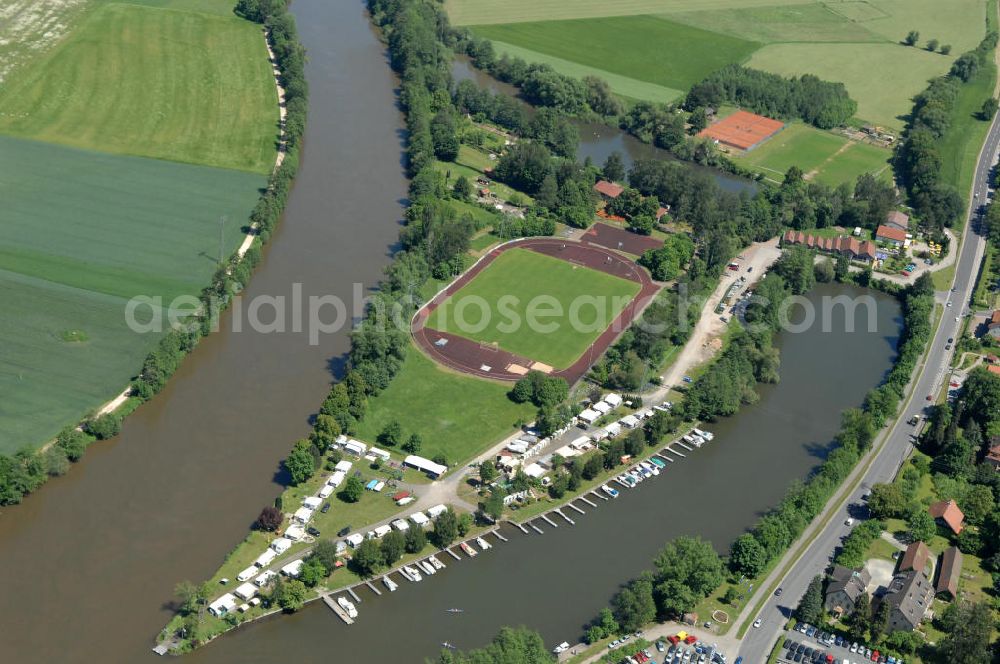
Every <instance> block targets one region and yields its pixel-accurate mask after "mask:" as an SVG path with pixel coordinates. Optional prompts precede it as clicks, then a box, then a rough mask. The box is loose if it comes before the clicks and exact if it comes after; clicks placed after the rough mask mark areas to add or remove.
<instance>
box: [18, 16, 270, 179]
mask: <svg viewBox="0 0 1000 664" xmlns="http://www.w3.org/2000/svg"><path fill="white" fill-rule="evenodd" d="M145 4H150V5H152V4H154V3H152V2H147V3H145ZM160 4H166V5H168V6H170V5H175V4H176V5H178V6H184V7H187V6H189V5H191V4H192V3H190V2H180V0H171V1H170V2H166V1H164V2H161V3H160ZM220 5H221V3H219V2H216V1H215V0H213V1H212V2H209V3H206V4H205V7H206V8H209V9H212V8H218V7H219V6H220ZM277 120H278V109H277V97H276V92H275V89H274V79H273V77H272V75H271V68H270V64H269V63H268V60H267V52H266V48H265V45H264V39H263V36H262V34H261V31H260V28H259V26H256V25H254V24H252V23H250V22H248V21H244V20H243V19H240V18H237V17H235V16H221V15H213V14H210V13H203V12H190V11H176V10H173V9H162V8H157V7H152V6H139V5H135V4H106V5H103V6H100V7H98V8H97V9H95V10H94V11H91V12H89V13H88V14H87V15H86V17H85V18H84V20H83V21H82V23H81V24H80V25H79V27H77V28H76V29H74V30H73V32H72V33H71V34H70V35H69V36H68V37H67V38H66V39H65V40H64V41H62V42H61V43H60V44H58V45H57V46H56V47H55V48H54V49H53V50H52V51H51V52H49V53H47V54H46V55H45V56H43V57H41V58H39V59H37V60H35V61H33V62H32V63H31V66H25V67H20V68H18V69H17V70H16V71H15V72H14V74H13V75H12V76H11V77H10V78H9V79H8V80H7V81H5V84H4V86H3V87H2V88H0V133H4V134H11V135H15V136H20V137H26V138H34V139H38V140H44V141H51V142H55V143H62V144H66V145H72V146H75V147H82V148H91V149H99V150H103V151H107V152H116V153H123V154H133V155H141V156H147V157H157V158H161V159H169V160H173V161H181V162H189V163H198V164H205V165H210V166H221V167H226V168H234V169H240V170H245V171H253V172H257V173H266V172H269V171H270V169H271V167H272V165H273V162H274V155H275V147H276V139H277Z"/></svg>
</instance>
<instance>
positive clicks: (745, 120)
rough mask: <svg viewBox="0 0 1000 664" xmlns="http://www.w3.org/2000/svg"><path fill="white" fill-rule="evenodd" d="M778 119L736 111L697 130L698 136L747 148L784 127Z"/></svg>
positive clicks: (739, 147)
mask: <svg viewBox="0 0 1000 664" xmlns="http://www.w3.org/2000/svg"><path fill="white" fill-rule="evenodd" d="M784 126H785V125H784V123H782V122H779V121H778V120H772V119H771V118H766V117H764V116H763V115H757V114H756V113H750V112H748V111H736V112H735V113H733V114H732V115H730V116H728V117H726V118H723V119H722V120H719V121H718V122H716V123H715V124H713V125H711V126H709V127H706V128H705V129H702V130H701V131H700V132H698V136H699V137H708V138H711V139H713V140H716V141H719V142H720V143H725V144H726V145H731V146H733V147H734V148H738V149H740V150H749V149H750V148H752V147H754V146H755V145H758V144H759V143H761V142H763V141H765V140H766V139H768V138H770V137H771V136H773V135H774V134H775V133H777V132H778V131H781V129H782V128H783V127H784Z"/></svg>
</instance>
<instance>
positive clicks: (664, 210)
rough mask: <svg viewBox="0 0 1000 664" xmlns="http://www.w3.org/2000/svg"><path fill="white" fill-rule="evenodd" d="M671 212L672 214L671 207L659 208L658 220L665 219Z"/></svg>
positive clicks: (657, 211) (657, 212)
mask: <svg viewBox="0 0 1000 664" xmlns="http://www.w3.org/2000/svg"><path fill="white" fill-rule="evenodd" d="M669 212H670V206H669V205H668V206H666V207H662V206H661V207H659V208H657V210H656V220H657V221H659V220H660V219H663V217H664V216H666V215H667V214H669Z"/></svg>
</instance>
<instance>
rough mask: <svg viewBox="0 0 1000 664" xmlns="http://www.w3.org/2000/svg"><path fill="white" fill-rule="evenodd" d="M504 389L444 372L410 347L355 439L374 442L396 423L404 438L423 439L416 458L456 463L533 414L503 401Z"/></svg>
mask: <svg viewBox="0 0 1000 664" xmlns="http://www.w3.org/2000/svg"><path fill="white" fill-rule="evenodd" d="M509 389H510V387H509V386H508V385H506V384H503V383H497V382H493V381H488V380H481V379H478V378H471V377H469V376H462V375H459V374H457V373H453V372H450V371H445V370H444V369H441V368H439V367H438V366H437V365H436V364H435V363H434V362H433V361H431V360H430V359H428V358H427V357H426V356H424V354H423V353H421V352H420V351H419V350H417V348H415V347H411V348H410V350H409V352H408V353H407V354H406V361H405V363H404V364H403V368H402V369H401V370H400V372H399V374H398V375H397V376H396V378H395V379H393V381H392V383H391V384H390V385H389V387H388V389H386V390H385V391H384V392H382V393H381V394H379V395H378V396H377V397H375V398H373V399H370V400H369V401H368V412H367V414H366V415H365V419H364V421H363V422H362V423H361V425H360V427H359V431H358V437H359V438H362V439H363V440H366V441H369V442H371V441H374V440H375V439H376V438H377V437H378V435H379V433H380V432H381V431H382V429H383V428H385V425H386V424H388V423H389V422H391V421H393V420H396V421H398V422H399V423H400V424H401V425H402V426H403V431H404V432H405V435H406V436H407V437H409V435H410V434H411V433H414V432H416V433H419V434H420V436H421V438H423V447H422V448H421V450H420V454H421V456H426V457H427V458H431V457H433V456H434V455H436V454H444V455H445V458H447V459H448V463H449V465H455V464H460V463H462V462H464V461H467V460H469V459H471V458H472V457H474V456H475V455H476V454H478V453H479V452H482V451H483V450H484V449H485V448H486V447H488V446H489V444H490V443H494V442H496V441H498V440H500V439H501V438H502V437H503V436H505V435H507V434H508V433H511V432H512V431H513V430H514V425H515V423H516V422H518V421H519V420H529V419H531V417H532V416H533V415H534V412H535V409H534V408H533V407H531V406H530V405H528V406H526V405H520V404H515V403H514V402H512V401H511V400H510V399H508V398H507V391H508V390H509Z"/></svg>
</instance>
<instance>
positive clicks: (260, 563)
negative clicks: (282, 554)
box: [253, 548, 278, 567]
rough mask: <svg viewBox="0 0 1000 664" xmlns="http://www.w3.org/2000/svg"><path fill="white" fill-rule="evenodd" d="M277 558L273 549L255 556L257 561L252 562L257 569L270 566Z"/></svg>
mask: <svg viewBox="0 0 1000 664" xmlns="http://www.w3.org/2000/svg"><path fill="white" fill-rule="evenodd" d="M277 557H278V553H277V552H276V551H275V550H274V549H270V548H269V549H265V550H264V553H262V554H260V555H259V556H257V560H255V561H253V562H254V564H255V565H257V567H267V566H268V565H270V564H271V563H272V562H273V561H274V559H275V558H277Z"/></svg>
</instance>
